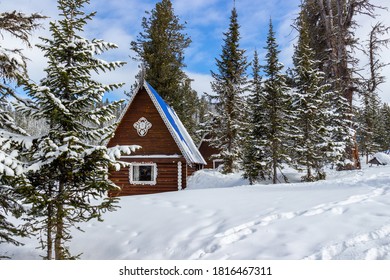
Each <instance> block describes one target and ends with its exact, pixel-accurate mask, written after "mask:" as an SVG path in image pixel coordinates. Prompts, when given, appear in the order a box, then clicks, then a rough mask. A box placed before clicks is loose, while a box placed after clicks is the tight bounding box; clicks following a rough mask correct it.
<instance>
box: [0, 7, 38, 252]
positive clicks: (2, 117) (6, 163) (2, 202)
mask: <svg viewBox="0 0 390 280" xmlns="http://www.w3.org/2000/svg"><path fill="white" fill-rule="evenodd" d="M44 18H45V17H44V16H42V15H40V14H36V13H35V14H31V15H26V14H23V13H21V12H16V11H13V12H5V13H1V14H0V33H3V32H6V33H8V34H11V35H12V36H14V37H15V38H17V39H19V40H20V41H21V42H22V43H24V44H25V45H26V46H27V47H30V42H29V38H30V35H31V33H32V32H33V31H34V30H35V29H37V28H38V27H39V26H40V25H39V23H38V21H39V20H42V19H44ZM3 43H5V42H4V38H3V41H1V44H0V244H1V243H3V242H10V243H13V244H15V245H20V242H18V241H16V240H15V239H14V237H16V236H17V235H21V234H24V231H22V230H20V229H17V228H16V227H15V226H14V225H13V224H12V223H11V222H9V221H8V219H7V217H6V216H7V214H10V213H11V214H14V215H16V216H19V215H20V214H21V213H22V212H23V208H22V206H21V205H20V204H19V203H18V202H17V201H18V200H19V197H17V196H16V194H15V192H14V188H13V187H14V186H15V185H17V184H25V182H24V177H23V176H22V173H23V167H24V165H23V162H21V161H20V158H19V153H18V151H17V149H18V148H23V147H25V146H26V145H28V143H27V142H26V138H25V137H23V136H25V135H27V132H26V131H25V130H24V129H22V128H21V127H20V126H18V124H17V123H16V121H15V119H14V118H13V108H12V106H11V105H10V101H9V100H10V99H9V98H10V97H13V98H14V99H15V100H16V101H19V100H20V99H19V98H18V96H17V94H16V92H15V90H14V88H13V85H17V84H18V82H19V79H20V78H21V77H27V69H26V60H27V58H26V57H25V56H24V55H23V53H22V50H21V49H10V48H7V47H6V46H5V45H4V44H3ZM0 253H1V252H0ZM0 258H2V256H1V255H0Z"/></svg>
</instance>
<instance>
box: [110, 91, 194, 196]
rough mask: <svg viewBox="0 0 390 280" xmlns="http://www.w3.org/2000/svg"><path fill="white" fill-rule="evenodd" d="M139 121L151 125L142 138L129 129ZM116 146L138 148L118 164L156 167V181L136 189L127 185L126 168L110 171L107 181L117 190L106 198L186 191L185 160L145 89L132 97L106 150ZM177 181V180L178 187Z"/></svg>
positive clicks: (128, 182)
mask: <svg viewBox="0 0 390 280" xmlns="http://www.w3.org/2000/svg"><path fill="white" fill-rule="evenodd" d="M142 117H144V118H146V119H147V121H148V122H150V123H151V124H152V126H151V128H150V129H149V130H148V131H147V133H146V135H145V136H140V135H139V134H138V132H137V130H136V129H135V128H134V127H133V125H134V123H136V122H137V121H138V120H139V119H140V118H142ZM116 145H140V146H141V147H142V148H141V149H139V150H137V151H135V152H134V153H132V154H131V155H130V158H126V157H122V158H121V160H122V161H125V162H135V163H156V165H157V178H156V184H155V185H147V184H145V185H137V184H131V183H130V180H129V167H125V168H122V169H121V170H120V171H111V174H110V179H111V180H112V181H113V182H114V183H115V184H116V185H117V186H118V187H119V188H120V189H119V190H118V191H111V192H110V193H109V196H124V195H137V194H151V193H159V192H166V191H177V190H178V189H179V188H180V187H181V188H182V189H184V188H185V187H186V178H187V176H186V166H187V164H186V160H185V159H184V157H183V156H182V153H181V151H180V149H179V147H178V146H177V144H176V142H175V141H174V139H173V138H172V135H171V133H170V132H169V130H168V128H167V126H166V125H165V123H164V121H163V119H162V118H161V116H160V113H159V112H158V110H157V109H156V107H155V105H154V104H153V102H152V100H151V99H150V97H149V95H148V93H147V92H146V90H145V89H141V90H140V91H139V92H138V93H137V95H136V96H135V97H134V99H133V101H132V103H131V104H130V106H129V108H128V110H127V112H126V113H125V115H124V116H123V118H122V120H121V122H120V123H119V125H118V127H117V129H116V131H115V135H114V137H113V138H111V140H110V141H109V143H108V145H107V146H108V147H112V146H116ZM137 156H140V157H139V158H137ZM153 156H156V157H153ZM164 156H167V157H168V158H164ZM169 157H171V158H169ZM178 162H180V164H178ZM179 165H180V167H181V171H182V175H181V178H179V177H178V172H179V170H178V168H179V167H178V166H179ZM179 179H181V182H180V183H181V184H180V186H179Z"/></svg>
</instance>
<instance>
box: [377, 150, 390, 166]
mask: <svg viewBox="0 0 390 280" xmlns="http://www.w3.org/2000/svg"><path fill="white" fill-rule="evenodd" d="M374 158H376V159H377V160H378V161H379V162H380V163H381V164H390V155H388V154H386V152H383V153H376V154H374V155H373V159H374Z"/></svg>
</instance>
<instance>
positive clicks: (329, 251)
mask: <svg viewBox="0 0 390 280" xmlns="http://www.w3.org/2000/svg"><path fill="white" fill-rule="evenodd" d="M388 191H389V190H388V188H386V189H383V188H377V189H374V190H373V191H371V192H369V193H366V194H361V195H352V196H350V197H348V198H347V199H345V200H342V201H338V202H330V203H323V204H319V205H316V206H314V207H312V208H310V209H308V210H303V211H296V212H282V213H268V214H266V215H264V216H262V217H260V218H259V219H256V220H253V221H249V222H246V223H244V224H241V225H238V226H235V227H232V228H229V229H227V230H225V231H223V232H219V233H216V234H215V235H214V237H215V238H216V239H214V240H213V242H211V244H210V245H209V246H208V248H206V249H205V250H199V251H197V252H195V253H194V254H193V257H194V258H202V257H203V256H205V255H207V254H212V253H214V252H215V251H217V250H218V249H220V248H221V247H223V246H228V245H231V244H234V243H236V242H239V241H241V240H244V239H246V238H247V237H249V236H250V235H251V234H253V233H255V232H256V231H257V229H256V227H264V226H268V225H269V224H271V223H275V222H278V221H281V220H290V219H293V218H296V217H299V216H316V215H321V214H324V213H326V212H330V213H332V214H334V215H342V214H343V213H345V212H346V211H347V209H346V208H345V206H348V205H351V204H355V203H360V202H363V201H365V200H369V199H371V198H374V197H377V196H381V195H385V194H387V193H388ZM385 231H386V232H387V228H385ZM371 234H375V233H371ZM389 234H390V226H389ZM358 238H364V236H358V237H356V239H354V240H350V241H349V243H354V242H358ZM349 243H346V244H335V245H331V246H329V247H328V248H326V249H324V250H323V252H322V253H321V254H323V256H322V257H324V258H332V256H335V255H337V254H338V252H343V251H345V250H346V248H348V246H350V244H349Z"/></svg>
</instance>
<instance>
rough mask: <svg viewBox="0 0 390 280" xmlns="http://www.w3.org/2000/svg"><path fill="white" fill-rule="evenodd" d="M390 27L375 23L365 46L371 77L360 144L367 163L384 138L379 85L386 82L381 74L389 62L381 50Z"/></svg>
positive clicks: (364, 101) (365, 89)
mask: <svg viewBox="0 0 390 280" xmlns="http://www.w3.org/2000/svg"><path fill="white" fill-rule="evenodd" d="M389 30H390V27H386V26H385V25H384V24H382V23H377V24H375V25H374V26H373V27H372V29H371V31H370V33H369V39H368V40H367V43H366V48H364V50H363V51H364V53H365V54H366V56H367V57H368V61H369V63H368V65H367V68H368V69H369V77H368V78H367V79H366V80H365V82H364V85H363V90H362V94H361V95H362V110H361V114H362V115H361V127H360V128H361V129H360V134H359V138H360V141H359V142H360V145H361V148H362V150H363V151H362V152H363V153H364V154H365V156H366V163H368V157H369V155H370V154H373V153H375V152H377V151H378V150H379V149H380V144H379V142H380V141H381V139H382V136H381V135H380V134H381V133H380V131H379V129H380V120H381V118H382V116H381V115H380V108H381V101H380V98H379V96H378V93H377V92H378V87H379V86H380V85H381V84H383V83H384V82H385V80H386V79H385V77H384V76H383V75H381V71H382V70H383V68H384V67H386V66H388V65H389V64H388V63H385V62H382V61H381V59H380V54H379V53H380V52H381V51H382V50H383V48H387V47H388V44H389V42H390V39H389V38H383V36H384V35H387V34H388V33H389Z"/></svg>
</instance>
